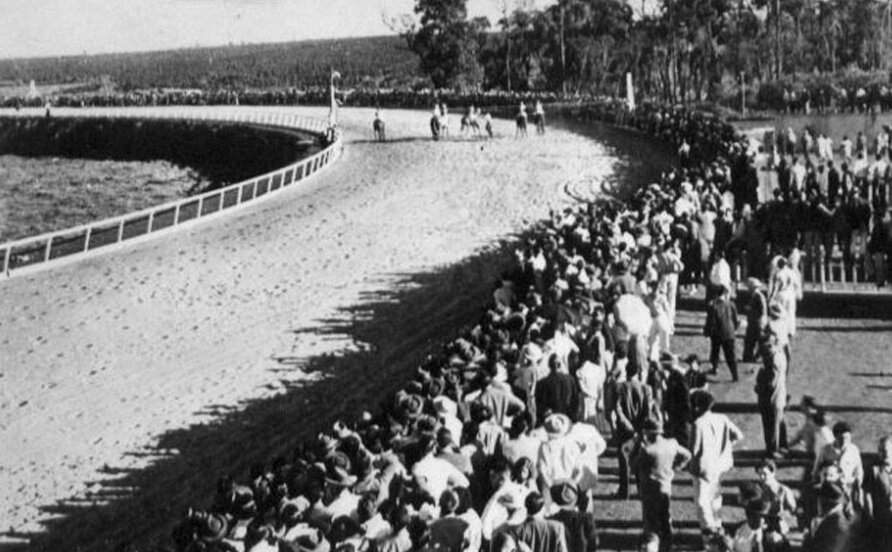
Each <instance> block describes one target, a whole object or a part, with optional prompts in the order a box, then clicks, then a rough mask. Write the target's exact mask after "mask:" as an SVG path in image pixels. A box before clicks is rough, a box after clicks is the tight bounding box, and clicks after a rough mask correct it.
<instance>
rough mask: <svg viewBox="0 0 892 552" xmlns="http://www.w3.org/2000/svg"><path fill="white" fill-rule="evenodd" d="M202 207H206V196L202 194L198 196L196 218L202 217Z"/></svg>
mask: <svg viewBox="0 0 892 552" xmlns="http://www.w3.org/2000/svg"><path fill="white" fill-rule="evenodd" d="M202 207H204V196H200V197H199V198H198V213H196V215H195V218H197V219H200V218H201V209H202Z"/></svg>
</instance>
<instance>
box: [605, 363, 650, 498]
mask: <svg viewBox="0 0 892 552" xmlns="http://www.w3.org/2000/svg"><path fill="white" fill-rule="evenodd" d="M654 410H655V409H654V399H653V391H652V390H651V388H650V387H648V386H647V385H645V384H644V382H642V381H641V377H640V373H639V372H638V368H637V367H636V365H634V364H631V363H630V364H628V365H626V381H624V382H621V383H619V384H618V385H617V387H616V402H615V405H614V409H613V414H614V418H615V420H616V427H615V428H614V431H613V435H614V437H615V440H616V445H617V456H618V459H619V490H618V491H617V493H616V497H617V498H619V499H622V500H628V498H629V457H630V455H631V454H632V450H633V449H634V446H635V438H636V436H638V435H641V432H642V429H643V428H644V423H645V422H646V421H647V420H649V419H650V418H651V417H652V416H653V414H654Z"/></svg>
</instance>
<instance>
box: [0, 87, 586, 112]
mask: <svg viewBox="0 0 892 552" xmlns="http://www.w3.org/2000/svg"><path fill="white" fill-rule="evenodd" d="M336 98H337V101H338V103H339V104H340V105H342V106H344V107H359V106H361V107H373V106H374V107H381V108H394V109H428V108H429V107H430V105H431V101H432V98H437V100H438V101H439V102H441V103H445V104H448V105H471V104H473V105H476V106H478V107H481V108H493V107H502V108H505V109H508V108H509V107H510V108H515V107H516V105H517V103H518V102H520V101H523V102H526V103H528V104H532V103H534V102H536V101H541V102H543V103H554V102H580V101H588V100H595V99H596V98H594V97H589V96H579V95H565V94H556V93H552V92H526V93H524V92H511V93H508V92H502V91H490V92H481V93H471V94H465V93H461V92H457V91H452V90H413V89H408V88H406V89H365V88H347V89H341V88H338V89H337V92H336ZM47 101H49V102H51V104H52V105H53V106H57V107H144V106H172V105H185V106H188V105H328V104H329V103H330V101H331V93H330V90H329V89H328V88H327V87H322V86H316V87H308V88H281V89H264V90H250V89H248V90H202V89H153V90H134V91H130V92H119V93H113V94H101V93H96V92H82V93H70V94H68V93H59V94H55V95H53V97H48V98H42V97H39V96H35V97H30V98H29V97H17V96H14V97H0V107H6V108H24V107H44V105H45V104H46V102H47Z"/></svg>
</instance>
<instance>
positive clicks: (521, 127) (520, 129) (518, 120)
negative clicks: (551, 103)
mask: <svg viewBox="0 0 892 552" xmlns="http://www.w3.org/2000/svg"><path fill="white" fill-rule="evenodd" d="M514 124H515V129H514V137H515V138H517V137H518V136H520V137H521V138H526V137H527V114H526V113H524V112H523V111H521V112H520V113H518V114H517V117H515V118H514Z"/></svg>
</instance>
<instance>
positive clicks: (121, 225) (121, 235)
mask: <svg viewBox="0 0 892 552" xmlns="http://www.w3.org/2000/svg"><path fill="white" fill-rule="evenodd" d="M122 241H124V219H121V221H120V222H118V239H117V241H115V243H121V242H122Z"/></svg>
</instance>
